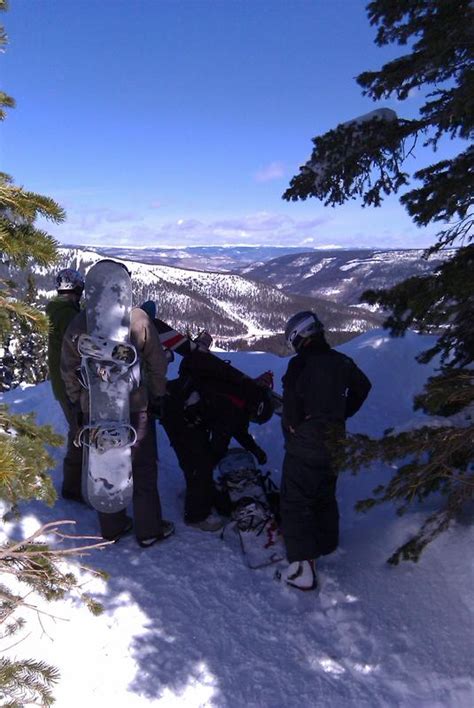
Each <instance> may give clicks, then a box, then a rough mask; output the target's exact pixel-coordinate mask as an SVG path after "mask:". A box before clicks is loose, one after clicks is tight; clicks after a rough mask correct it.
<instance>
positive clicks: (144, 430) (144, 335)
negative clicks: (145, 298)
mask: <svg viewBox="0 0 474 708" xmlns="http://www.w3.org/2000/svg"><path fill="white" fill-rule="evenodd" d="M84 332H86V314H85V312H81V313H80V314H78V315H77V316H76V317H75V318H74V320H73V321H72V322H71V324H70V325H69V327H68V329H67V330H66V333H65V335H64V339H63V345H62V350H61V376H62V378H63V381H64V385H65V387H66V393H67V395H68V398H69V400H70V401H71V403H72V404H73V405H77V410H78V414H79V415H81V416H82V417H83V418H84V420H87V417H88V413H89V394H88V391H87V389H85V388H83V387H82V386H81V384H80V382H79V379H78V377H77V373H76V372H77V369H78V367H79V366H80V363H81V358H80V356H79V353H78V351H77V346H76V342H77V338H78V337H79V335H80V334H82V333H84ZM130 339H131V342H132V344H133V345H134V346H135V348H136V350H137V353H138V357H139V362H140V384H139V385H138V386H137V387H136V388H134V389H133V390H132V392H131V394H130V424H131V425H132V426H133V427H134V428H135V430H136V432H137V440H136V442H135V444H134V445H133V446H132V475H133V517H134V518H133V526H134V531H135V535H136V538H137V541H138V543H139V545H140V546H142V547H148V546H151V545H153V544H154V543H156V542H157V541H161V540H162V539H164V538H167V537H168V536H170V535H171V534H172V533H173V531H174V525H173V524H172V522H170V521H165V520H164V519H163V518H162V515H161V504H160V497H159V494H158V488H157V479H158V466H157V450H156V426H155V420H154V417H153V414H152V413H151V411H152V410H160V409H161V400H162V397H163V396H164V395H165V392H166V369H167V366H168V364H167V360H166V357H165V353H164V351H163V347H162V346H161V342H160V338H159V336H158V332H157V331H156V328H155V326H154V325H153V323H152V321H151V320H150V318H149V317H148V315H147V314H146V312H144V311H143V310H141V309H140V308H133V309H132V312H131V323H130ZM99 523H100V528H101V533H102V536H103V537H104V538H105V539H107V540H111V541H117V540H118V539H119V538H120V537H121V536H123V535H124V534H126V533H128V532H129V531H131V529H132V520H131V519H130V518H129V517H128V516H127V515H126V512H125V510H123V511H119V512H117V513H113V514H105V513H102V512H99Z"/></svg>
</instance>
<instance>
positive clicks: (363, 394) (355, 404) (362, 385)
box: [346, 360, 372, 418]
mask: <svg viewBox="0 0 474 708" xmlns="http://www.w3.org/2000/svg"><path fill="white" fill-rule="evenodd" d="M371 388H372V384H371V383H370V381H369V379H368V378H367V376H366V375H365V374H364V372H363V371H361V370H360V369H359V367H358V366H357V365H356V364H355V363H354V362H353V361H352V360H351V367H350V372H349V386H348V392H347V401H346V418H351V417H352V416H353V415H355V414H356V413H357V411H358V410H359V408H360V407H361V406H362V404H363V403H364V401H365V399H366V398H367V396H368V395H369V391H370V389H371Z"/></svg>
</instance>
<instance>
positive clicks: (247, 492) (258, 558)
mask: <svg viewBox="0 0 474 708" xmlns="http://www.w3.org/2000/svg"><path fill="white" fill-rule="evenodd" d="M218 470H219V477H218V479H217V486H218V488H220V489H222V490H225V491H227V492H228V493H229V496H230V500H231V504H232V514H231V516H232V522H231V524H232V526H233V528H234V530H235V532H236V533H237V534H238V536H239V540H240V545H241V548H242V552H243V554H244V557H245V560H246V563H247V565H248V567H249V568H252V569H256V568H263V567H264V566H267V565H271V564H272V563H277V562H278V561H281V560H283V559H284V558H285V556H286V552H285V546H284V543H283V538H282V535H281V532H280V529H279V524H278V502H279V493H278V491H277V488H276V485H275V484H274V483H273V482H272V480H271V479H270V475H269V474H267V475H264V474H263V473H262V472H261V471H260V470H258V469H257V467H256V465H255V462H254V458H253V455H251V453H249V452H248V451H247V450H244V449H243V448H230V449H229V451H228V452H227V454H226V455H225V457H223V458H222V460H221V461H220V463H219V465H218ZM224 536H225V531H224V532H223V534H222V537H223V538H224Z"/></svg>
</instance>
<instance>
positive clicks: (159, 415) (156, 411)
mask: <svg viewBox="0 0 474 708" xmlns="http://www.w3.org/2000/svg"><path fill="white" fill-rule="evenodd" d="M148 410H149V412H150V413H151V415H152V416H154V417H155V418H156V419H157V420H158V422H160V423H161V421H162V420H163V418H164V417H165V396H156V397H155V398H153V399H152V400H151V401H150V402H149V404H148Z"/></svg>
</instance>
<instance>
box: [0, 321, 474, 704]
mask: <svg viewBox="0 0 474 708" xmlns="http://www.w3.org/2000/svg"><path fill="white" fill-rule="evenodd" d="M432 343H433V338H432V337H419V336H417V335H416V334H414V333H412V332H410V333H408V335H407V337H405V338H403V339H391V338H390V337H388V336H387V334H386V333H385V332H382V331H373V332H368V333H365V334H364V335H362V336H360V337H357V338H355V339H352V340H351V341H350V342H348V343H346V344H344V345H343V346H342V347H340V349H341V351H343V352H345V353H346V354H348V355H349V356H351V357H353V358H354V359H355V361H356V362H357V364H358V365H359V366H360V367H361V368H362V369H363V370H364V371H365V372H366V374H367V375H368V376H369V378H370V379H371V381H372V384H373V388H372V390H371V392H370V394H369V397H368V399H367V402H366V404H365V405H364V406H363V407H362V409H361V411H360V412H359V413H357V415H356V416H354V418H351V420H350V429H351V430H352V431H353V432H360V433H365V434H368V435H372V436H379V435H381V434H382V431H383V430H384V429H385V428H388V427H392V426H404V425H406V426H407V427H410V426H412V425H414V424H416V423H419V422H420V421H422V420H423V418H424V416H423V413H422V412H421V411H413V408H412V397H413V395H414V394H415V393H417V392H419V391H420V390H421V388H422V386H423V383H424V381H425V380H426V378H427V376H429V375H431V374H432V372H433V370H434V367H435V366H436V362H432V363H431V364H428V365H424V366H423V365H420V364H418V363H416V362H415V360H414V357H415V355H416V354H417V353H419V352H420V351H422V350H424V349H427V348H429V347H430V346H431V345H432ZM225 357H226V358H230V359H231V361H232V363H233V364H234V365H236V366H238V367H240V368H241V369H242V370H243V371H245V372H246V373H248V374H249V375H251V376H255V375H257V374H258V373H260V372H261V371H264V370H267V369H273V370H274V372H275V382H276V384H277V385H278V384H279V382H280V378H281V375H282V374H283V373H284V371H285V369H286V365H287V361H286V360H284V359H282V358H279V357H276V356H272V355H270V354H256V353H252V354H250V353H244V352H238V353H232V354H226V355H225ZM178 363H179V362H178V361H176V362H174V364H173V366H172V369H171V371H170V373H169V377H170V378H172V377H173V376H174V374H175V371H176V367H177V365H178ZM387 372H390V376H387ZM2 402H5V403H8V404H9V405H11V406H12V409H13V410H14V411H15V412H18V413H19V412H27V411H35V412H37V417H38V420H39V422H40V423H49V424H51V425H52V426H53V427H54V428H55V429H56V430H57V431H58V432H61V433H64V430H65V428H64V420H63V417H62V413H61V410H60V408H59V406H58V404H57V403H56V401H54V399H53V397H52V394H51V388H50V385H49V383H48V382H45V383H42V384H39V385H38V386H30V387H27V388H24V389H22V388H17V389H16V390H15V391H11V392H9V393H7V394H5V395H4V396H3V400H2ZM158 434H159V442H158V449H159V457H160V461H159V468H160V472H159V489H160V495H161V500H162V505H163V511H164V514H165V515H166V518H169V519H171V520H172V521H174V522H175V524H176V534H175V535H174V536H173V537H172V538H171V539H169V540H167V541H166V542H164V543H163V544H157V545H156V546H153V547H152V548H150V549H148V550H143V549H139V548H138V546H137V544H136V542H135V540H134V538H133V536H131V537H127V538H125V539H123V540H122V541H121V542H120V543H118V544H116V545H112V546H109V547H107V548H105V549H103V550H102V551H98V552H94V553H92V554H90V555H89V556H87V557H86V558H77V559H75V560H70V561H69V565H68V567H69V568H72V569H73V570H74V572H76V573H77V574H78V575H79V577H80V578H81V581H82V583H83V585H84V590H86V591H87V592H88V593H90V594H91V595H92V596H93V597H94V599H97V600H99V601H100V602H101V603H102V604H103V605H104V609H105V612H104V613H103V614H102V615H101V616H99V617H93V616H92V615H91V614H90V613H89V612H88V611H87V610H86V609H85V608H84V607H83V606H82V605H80V604H79V603H78V602H77V600H76V599H75V598H70V599H63V600H59V601H56V602H54V603H50V604H44V603H43V602H42V601H41V599H40V598H36V597H35V596H31V595H30V596H29V598H28V602H29V605H30V607H31V610H30V611H29V614H28V615H24V613H23V611H22V615H23V616H25V618H26V619H27V620H28V622H27V625H26V628H25V629H24V634H23V635H22V636H24V637H25V639H26V641H23V642H22V641H18V638H17V640H16V641H7V640H5V642H4V646H3V647H2V650H3V651H4V653H5V654H4V655H5V656H8V657H10V658H14V657H29V658H34V659H42V660H44V661H46V662H49V663H51V664H53V665H55V666H57V667H58V668H59V670H60V678H59V682H58V684H57V686H56V687H55V688H54V694H55V697H56V700H57V703H56V705H58V707H59V708H83V706H87V707H88V708H103V707H104V706H112V705H113V706H116V707H117V708H149V707H151V706H155V707H156V706H158V707H159V708H169V707H170V706H172V707H173V708H174V707H176V708H181V706H185V707H186V708H249V707H250V708H286V707H287V706H295V707H296V708H313V707H315V708H316V707H318V708H319V707H321V708H392V707H395V706H397V707H400V708H448V707H449V708H471V706H472V697H473V692H474V680H473V676H474V665H473V660H474V657H473V652H472V636H473V635H472V627H473V614H472V561H471V559H472V545H473V542H474V538H473V527H472V526H468V525H464V524H462V523H461V522H459V523H456V524H453V525H452V527H451V528H450V529H449V531H448V532H446V533H444V534H442V536H440V537H439V538H438V539H436V541H435V542H434V543H432V544H431V545H430V546H429V547H428V548H427V550H426V551H425V552H424V554H423V555H422V557H421V559H420V561H419V562H418V563H417V564H416V565H415V564H412V563H403V564H401V565H400V566H398V567H396V568H393V567H391V566H388V565H387V564H386V563H385V560H386V559H387V557H388V556H389V555H390V554H391V552H392V551H393V550H394V549H395V548H396V547H397V546H398V545H400V544H401V543H403V542H404V541H406V540H407V539H408V538H409V537H410V535H411V534H412V533H413V531H414V530H415V529H417V528H418V527H419V525H420V524H421V523H422V522H423V521H424V520H425V519H426V518H427V516H429V514H430V513H431V510H430V508H429V506H430V505H432V504H434V503H435V500H434V498H433V497H432V498H431V502H429V504H428V507H427V506H423V507H421V506H419V505H418V504H417V503H413V504H412V506H410V508H409V510H408V511H407V512H406V513H405V514H404V515H403V516H402V517H400V516H398V515H397V514H396V513H395V510H394V508H393V507H392V506H390V505H384V506H382V507H378V508H376V509H374V510H372V511H370V512H369V513H366V514H360V513H357V512H356V511H355V510H354V504H355V502H356V500H358V499H361V498H364V497H365V496H367V495H370V493H371V490H372V489H373V488H374V487H375V486H377V485H378V484H381V483H382V484H383V483H384V482H385V481H386V480H387V479H388V477H390V476H391V475H392V474H393V470H392V469H390V468H389V467H388V466H385V465H376V466H374V467H371V468H370V469H367V470H365V471H364V472H363V473H360V474H359V475H357V476H356V477H354V476H352V475H350V474H346V473H342V474H341V475H340V477H339V480H338V498H339V504H340V511H341V543H340V548H339V549H338V550H337V552H335V553H333V554H332V555H330V556H326V557H324V558H321V559H320V560H319V561H318V575H319V581H320V590H319V592H318V593H298V591H295V590H291V589H289V588H286V587H285V586H283V585H282V584H281V583H277V582H275V581H274V579H273V574H274V567H268V568H262V569H259V570H253V571H252V570H250V569H248V568H247V567H246V566H245V564H244V561H243V558H242V555H241V551H240V548H239V543H238V539H237V536H236V535H235V534H234V533H232V530H231V529H229V530H228V531H227V532H226V535H225V538H224V539H221V538H220V537H219V535H218V534H211V533H203V532H201V531H198V530H195V529H193V528H191V527H189V526H186V525H185V524H184V522H183V496H182V490H183V488H184V481H183V474H182V472H181V471H180V469H179V467H178V464H177V461H176V457H175V455H174V453H173V450H172V448H171V447H170V445H169V443H168V441H167V439H166V436H165V434H164V431H163V429H162V428H161V426H158ZM252 434H253V435H254V436H255V437H256V439H257V442H258V443H259V445H261V446H262V447H263V448H264V449H265V450H266V451H267V453H268V465H266V469H268V470H269V471H270V472H271V474H272V477H273V479H274V480H275V482H277V483H278V482H279V479H280V470H281V464H282V458H283V444H282V437H281V430H280V421H279V420H278V418H276V417H275V416H274V417H273V418H272V419H271V420H270V421H269V422H268V423H267V424H265V425H263V426H252ZM63 453H64V451H63V450H60V449H59V450H56V449H55V450H54V451H53V455H54V456H55V461H56V467H55V469H54V470H52V474H53V479H54V482H55V485H56V488H58V489H59V487H60V484H61V475H62V472H61V469H62V467H61V461H62V455H63ZM21 506H22V509H21V511H22V514H23V518H22V519H21V520H15V519H12V520H10V521H8V522H7V523H5V524H3V525H2V529H1V533H5V532H6V533H7V534H8V536H9V537H10V538H11V539H13V540H20V539H22V538H24V537H25V535H27V534H28V533H32V532H33V531H35V530H36V529H38V528H39V526H40V525H41V524H43V523H46V522H48V521H53V520H58V519H71V520H74V521H75V522H76V527H75V532H76V533H78V534H82V535H87V536H94V535H95V534H97V531H98V525H97V517H96V514H95V513H94V512H93V511H92V510H90V509H87V508H85V507H81V506H78V505H77V504H74V503H73V502H68V501H65V500H58V502H57V503H56V505H55V506H54V507H53V508H52V509H50V508H48V507H46V506H45V505H44V504H40V503H39V502H33V503H28V504H26V503H25V504H22V505H21ZM51 540H52V541H53V539H51ZM84 564H86V565H89V566H92V567H93V568H96V569H102V570H105V571H107V572H108V574H109V576H110V577H109V579H108V580H107V581H104V580H101V579H100V578H97V577H96V578H91V577H90V575H87V573H86V572H85V571H84V570H82V568H83V566H84ZM36 607H38V608H39V610H41V609H42V610H44V612H45V614H43V615H42V616H41V615H40V614H39V612H38V611H37V610H36ZM25 611H26V610H25Z"/></svg>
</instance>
